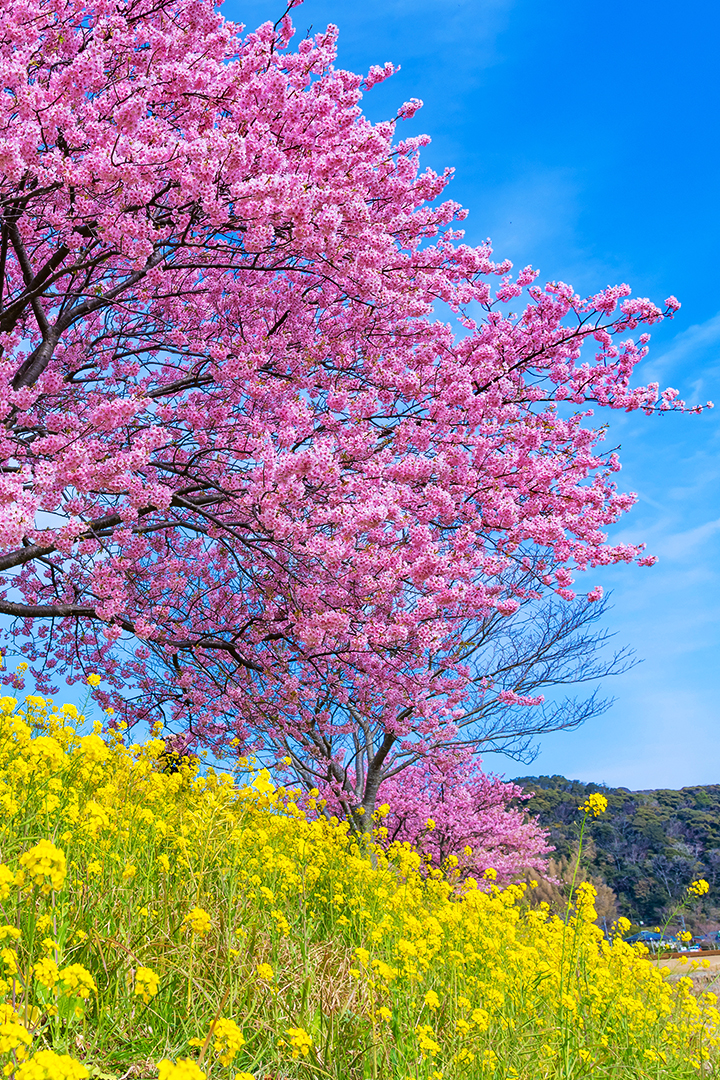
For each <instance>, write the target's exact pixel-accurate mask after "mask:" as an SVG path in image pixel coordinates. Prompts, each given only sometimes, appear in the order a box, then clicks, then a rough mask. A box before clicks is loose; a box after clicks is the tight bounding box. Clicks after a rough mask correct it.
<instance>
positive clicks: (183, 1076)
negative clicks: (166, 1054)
mask: <svg viewBox="0 0 720 1080" xmlns="http://www.w3.org/2000/svg"><path fill="white" fill-rule="evenodd" d="M157 1067H158V1080H206V1076H207V1073H204V1072H203V1071H202V1069H201V1068H200V1067H199V1066H198V1065H196V1064H195V1062H194V1061H191V1060H190V1058H181V1059H180V1060H179V1061H176V1062H172V1061H169V1060H168V1059H167V1058H165V1059H163V1060H162V1061H158V1066H157Z"/></svg>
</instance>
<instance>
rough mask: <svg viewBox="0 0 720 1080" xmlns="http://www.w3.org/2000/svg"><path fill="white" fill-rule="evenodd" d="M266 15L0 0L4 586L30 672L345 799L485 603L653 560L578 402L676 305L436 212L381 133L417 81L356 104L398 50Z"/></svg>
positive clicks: (558, 590)
mask: <svg viewBox="0 0 720 1080" xmlns="http://www.w3.org/2000/svg"><path fill="white" fill-rule="evenodd" d="M291 6H294V5H291ZM292 36H293V29H292V25H291V22H290V18H289V15H288V13H286V14H285V15H284V16H283V18H281V19H280V21H279V22H278V23H277V24H276V25H275V26H273V25H271V24H269V23H268V24H265V25H263V26H261V27H260V28H259V29H258V30H257V31H255V32H253V33H249V34H244V32H243V31H242V30H241V28H239V27H238V26H236V25H233V24H232V23H230V22H228V21H226V20H224V19H223V18H222V16H221V15H220V14H219V13H218V12H216V11H215V10H214V9H213V7H212V5H211V4H210V3H207V2H205V0H166V2H164V3H163V4H155V3H154V2H152V0H120V2H117V0H113V2H112V3H110V2H108V0H92V2H91V3H90V4H88V3H82V4H81V3H79V2H78V0H52V3H51V2H49V0H17V2H14V3H12V4H10V3H8V2H6V3H5V5H4V9H3V21H2V27H1V28H0V66H1V69H2V84H3V89H4V93H3V96H2V102H1V103H0V214H1V217H2V220H1V222H0V290H1V293H0V350H1V356H0V408H1V409H2V417H3V425H2V433H1V445H0V461H2V478H1V482H0V571H2V573H3V575H4V577H3V590H2V593H1V594H0V613H2V614H4V615H6V616H9V617H11V619H12V620H13V621H12V623H11V625H10V627H9V631H8V642H9V645H8V648H9V649H10V650H11V651H12V650H14V651H15V652H18V651H20V650H21V651H22V653H23V655H24V656H25V657H26V658H27V659H28V660H29V661H30V663H31V667H32V671H33V674H34V677H35V679H36V682H37V685H38V687H39V688H40V690H41V691H42V690H49V689H50V688H51V687H52V684H53V680H54V678H56V670H57V668H58V666H60V667H61V668H62V669H64V670H65V671H66V672H67V673H68V675H69V678H70V680H73V679H77V678H84V677H85V676H86V675H87V674H88V673H89V672H92V671H97V672H99V673H101V674H102V676H103V679H104V683H103V690H102V695H103V696H102V700H103V702H104V704H106V705H110V704H112V705H113V706H114V707H115V708H116V709H118V710H121V709H122V710H125V715H126V717H127V719H128V721H129V722H131V723H132V722H134V721H136V720H138V719H140V718H143V717H145V718H148V717H153V718H154V717H158V716H161V717H164V718H165V719H166V720H167V721H168V723H170V724H172V725H175V728H176V729H177V730H184V731H186V732H190V733H192V734H193V736H194V737H196V738H198V739H200V740H204V741H205V742H206V743H208V744H209V745H212V746H216V747H219V746H222V745H226V744H227V743H228V741H229V740H231V739H235V740H237V743H239V744H240V745H242V746H243V747H252V746H261V747H262V746H265V747H266V748H268V747H269V748H275V749H276V750H277V751H278V752H283V753H290V755H291V757H292V759H293V760H294V762H295V763H296V764H297V767H298V770H299V772H300V774H301V775H307V776H308V778H311V777H312V776H315V775H322V776H323V777H325V779H326V782H327V783H329V784H330V785H333V786H334V788H335V789H337V790H338V791H340V792H344V794H343V798H344V799H345V801H346V803H347V804H348V806H349V805H351V804H352V809H353V811H354V810H357V809H359V810H360V813H359V815H357V819H358V821H359V822H360V823H361V825H362V827H365V828H369V827H370V822H371V816H372V812H373V808H374V805H375V802H376V798H377V792H378V789H379V786H380V784H381V783H382V782H383V780H384V779H385V780H387V779H388V777H389V775H390V772H392V769H393V768H394V765H393V762H397V761H400V760H401V759H400V758H398V754H400V755H402V754H406V755H409V756H407V757H406V759H405V760H406V763H407V764H411V763H412V761H413V760H415V759H416V758H417V755H418V754H425V753H430V752H433V750H434V748H438V747H440V746H443V745H446V744H447V743H449V742H452V741H453V740H455V739H457V737H458V733H459V726H458V725H459V724H461V723H462V721H463V718H464V717H467V715H468V708H470V706H468V704H467V703H468V694H471V696H472V694H473V693H474V694H475V700H476V701H477V695H478V694H480V695H481V696H482V695H483V694H485V695H487V694H488V693H492V685H491V684H492V679H490V678H489V677H485V676H478V675H477V672H474V671H473V670H472V656H471V655H470V653H472V654H473V655H476V654H477V649H475V648H474V646H473V644H472V642H473V641H477V640H480V639H481V638H482V628H483V627H488V626H490V625H496V626H497V625H498V623H501V622H502V619H505V618H508V619H509V618H512V617H513V615H515V614H516V613H518V612H519V611H521V610H522V609H523V605H527V604H533V603H541V602H542V600H543V597H544V596H547V595H549V596H554V597H557V598H560V599H562V600H564V601H568V602H572V600H573V596H574V593H573V589H572V585H573V576H574V574H575V573H576V572H577V571H585V570H588V569H592V568H593V567H597V566H602V565H607V564H610V563H617V562H631V561H633V560H637V561H639V562H640V563H649V562H651V561H652V560H651V559H650V558H648V557H646V556H645V555H644V554H643V551H642V549H641V548H639V547H635V546H631V545H627V544H613V543H610V542H609V541H608V539H607V534H606V531H605V530H606V528H607V526H608V525H610V524H612V523H613V522H614V521H616V520H617V519H618V517H619V516H620V515H621V514H622V513H623V512H624V511H626V510H628V509H629V508H630V506H631V505H632V503H633V499H634V497H633V496H632V495H631V494H624V493H622V492H620V491H619V490H617V488H616V486H615V484H614V482H613V477H614V475H615V473H616V472H617V470H618V469H619V467H620V465H619V461H618V459H617V457H616V455H615V454H614V453H611V452H607V451H606V450H604V448H603V430H602V427H599V426H597V425H595V426H594V423H593V421H592V419H591V417H592V412H593V409H594V408H595V407H596V406H599V407H602V408H613V409H623V410H634V409H642V410H644V411H645V412H647V413H651V412H653V411H654V410H656V409H672V408H683V407H684V406H683V403H682V402H681V401H679V399H678V394H677V391H675V390H667V391H665V392H664V393H663V394H662V395H659V392H658V387H657V385H654V384H653V385H649V386H639V387H638V386H634V385H633V383H632V375H633V369H634V367H635V365H636V364H637V363H638V361H639V360H640V359H641V358H642V357H643V356H644V355H645V351H646V346H647V341H648V335H647V333H646V332H645V329H644V327H645V326H646V325H650V324H652V323H657V322H659V321H661V320H662V319H664V318H666V317H671V316H672V314H673V312H674V311H676V310H677V308H678V306H679V305H678V302H677V301H676V300H675V299H674V298H673V297H671V298H670V299H668V300H667V301H666V302H665V304H664V306H663V307H662V308H661V307H658V306H656V305H655V304H654V303H652V302H651V301H650V300H648V299H643V298H640V299H638V298H632V297H631V293H630V289H629V288H628V287H627V286H626V285H619V286H614V287H609V288H605V289H603V290H602V291H600V292H598V293H597V294H596V295H594V296H591V297H589V298H586V299H582V298H581V297H579V296H578V295H577V294H576V293H575V292H574V290H573V289H572V288H571V287H570V286H569V285H566V284H564V283H562V282H552V283H549V284H547V285H546V286H545V287H540V286H539V285H538V284H536V282H535V278H536V274H535V272H534V271H533V270H531V269H530V268H529V267H526V268H525V269H523V270H521V271H520V273H519V274H515V275H513V274H512V273H511V270H512V267H511V264H510V263H509V262H495V261H493V257H492V251H491V248H490V245H489V243H487V244H483V245H481V246H480V247H472V246H469V245H468V244H466V243H464V241H463V234H462V232H461V231H460V230H459V228H458V224H459V222H461V220H462V219H463V218H464V216H465V211H463V210H462V209H461V207H460V206H459V205H458V204H457V203H455V202H453V201H448V200H444V197H443V192H444V189H445V188H446V186H447V184H448V182H449V180H450V176H451V174H450V171H449V170H448V171H446V172H445V173H443V174H442V175H437V174H435V173H434V172H432V171H431V170H427V169H426V170H421V168H420V164H419V152H420V150H421V148H422V146H423V145H424V144H425V143H426V142H427V139H426V138H424V137H413V138H402V136H401V135H400V133H399V131H398V124H399V122H400V121H402V119H404V118H407V117H410V116H412V115H413V114H414V113H415V112H416V110H417V108H418V107H419V106H420V104H421V103H420V102H419V101H416V100H413V101H411V102H407V103H405V104H403V105H402V106H401V107H400V108H399V110H398V113H397V116H396V117H395V118H394V119H391V120H388V121H386V122H383V123H379V124H371V123H370V122H369V121H368V120H367V118H366V117H365V116H364V115H363V113H362V111H361V106H360V101H361V98H362V95H363V93H364V92H366V91H367V90H368V89H370V88H371V87H372V85H373V84H375V83H377V82H379V81H380V80H382V79H384V78H386V77H388V76H389V75H391V74H392V71H393V68H392V65H390V64H386V65H385V66H384V67H382V68H380V67H375V68H373V69H371V71H370V72H369V73H368V74H367V75H366V76H365V77H364V78H363V77H361V76H359V75H356V74H353V73H351V72H348V71H343V70H339V69H337V68H336V67H335V66H334V61H335V44H336V36H337V32H336V29H335V28H334V27H329V28H328V29H327V31H325V32H323V33H321V34H318V35H316V36H315V37H313V38H306V39H304V40H302V41H300V42H299V43H298V44H297V46H296V47H295V48H293V47H292V46H291V38H292ZM636 331H637V332H638V333H636ZM591 585H592V583H591ZM600 594H601V590H599V589H597V588H592V587H591V588H590V590H589V591H588V592H587V602H590V603H593V602H597V600H598V599H599V597H600ZM474 635H475V637H474ZM477 635H480V638H478V637H477ZM483 677H484V678H485V684H484V685H481V682H479V681H478V679H480V680H481V679H482V678H483ZM127 687H130V688H131V689H132V688H134V691H135V693H132V694H130V696H129V697H128V696H127V694H126V693H125V688H127ZM499 693H501V694H502V704H504V705H508V706H512V705H516V706H518V707H519V708H522V707H526V706H527V707H536V706H537V705H539V704H540V703H539V700H538V698H539V695H538V694H535V693H534V692H527V693H526V692H525V690H524V689H523V687H522V685H521V684H519V688H517V687H503V688H502V690H501V691H499ZM348 747H349V749H348ZM348 755H349V756H348ZM350 758H352V759H353V760H354V764H353V768H354V774H353V778H352V780H350V779H349V777H350V770H348V767H347V763H348V760H350ZM303 770H304V772H303Z"/></svg>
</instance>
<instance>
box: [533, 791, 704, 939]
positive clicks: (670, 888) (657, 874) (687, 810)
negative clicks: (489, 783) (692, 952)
mask: <svg viewBox="0 0 720 1080" xmlns="http://www.w3.org/2000/svg"><path fill="white" fill-rule="evenodd" d="M515 783H516V784H518V785H519V786H520V787H522V788H524V789H525V790H526V791H533V792H534V793H535V794H534V795H533V797H532V799H530V800H529V802H527V803H525V806H526V808H527V810H529V812H530V813H531V814H533V815H535V816H536V818H537V820H538V822H539V823H540V824H541V825H543V826H545V827H546V828H547V829H549V831H550V842H551V843H552V844H553V845H554V846H555V853H554V857H553V860H552V861H551V865H550V869H549V873H548V877H549V878H554V879H555V880H554V882H553V881H549V882H541V883H540V889H539V892H538V896H539V897H541V898H543V899H547V900H548V901H549V902H550V903H551V904H552V903H553V902H555V903H556V904H557V902H558V901H559V900H561V898H562V895H563V893H564V891H566V890H565V888H564V885H563V881H564V878H565V877H566V876H567V875H566V873H565V871H566V870H567V868H568V866H572V863H573V857H574V855H575V853H576V851H577V839H578V833H579V827H580V821H581V814H579V813H578V807H579V806H580V804H581V803H583V802H584V801H585V799H586V798H587V797H588V795H590V794H592V792H594V791H599V792H602V794H603V795H604V796H605V797H606V798H607V800H608V808H607V812H606V813H605V814H604V815H603V816H602V817H600V818H597V819H596V820H594V821H592V822H591V823H590V824H589V832H590V837H591V840H592V842H591V843H590V844H589V845H588V846H587V847H586V848H585V850H584V852H583V865H584V874H583V877H586V878H588V879H590V880H592V881H593V882H594V883H595V884H596V885H600V886H603V889H602V890H601V893H602V897H603V904H602V907H603V912H600V914H603V913H604V914H606V916H608V917H610V916H611V915H614V914H615V911H616V912H617V914H620V915H625V916H626V917H627V918H629V919H631V920H632V921H633V922H636V923H639V922H642V923H644V924H646V925H648V924H651V923H659V922H662V921H664V920H665V919H666V918H667V916H668V915H669V914H670V912H671V911H672V910H673V909H674V908H675V907H676V906H677V904H678V902H679V901H680V900H681V899H682V897H683V894H684V891H685V888H686V887H687V885H688V884H689V883H690V882H691V881H692V880H694V879H695V878H698V877H704V878H706V879H707V880H708V882H709V883H710V892H709V894H708V895H707V897H704V898H703V899H702V901H701V902H699V903H696V904H693V905H692V908H691V910H690V911H689V912H688V913H686V914H685V918H686V921H687V926H688V929H696V930H700V929H704V928H706V927H707V926H709V925H710V924H711V923H712V922H720V784H708V785H701V786H698V787H686V788H681V789H680V790H679V791H672V790H668V789H658V790H656V791H629V790H628V789H627V788H611V787H605V786H603V785H600V784H583V783H581V782H580V781H579V780H568V779H566V777H564V776H524V777H519V778H518V779H517V780H515ZM605 889H609V890H612V893H613V894H614V897H615V900H614V902H613V898H612V896H610V895H609V894H608V893H607V892H606V891H605ZM556 894H557V895H556ZM598 910H600V909H598Z"/></svg>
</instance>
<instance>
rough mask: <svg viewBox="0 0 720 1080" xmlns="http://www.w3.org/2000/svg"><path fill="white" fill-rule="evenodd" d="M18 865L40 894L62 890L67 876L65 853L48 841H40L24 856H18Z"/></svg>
mask: <svg viewBox="0 0 720 1080" xmlns="http://www.w3.org/2000/svg"><path fill="white" fill-rule="evenodd" d="M20 865H21V866H22V867H23V868H24V869H25V870H26V871H27V874H28V876H29V878H30V880H31V881H32V883H33V885H36V886H38V887H39V888H40V890H41V892H43V893H49V892H50V890H51V889H56V890H58V889H62V887H63V885H64V883H65V876H66V874H67V862H66V859H65V852H64V851H61V850H60V848H57V847H55V845H54V844H53V843H52V842H51V841H50V840H40V841H38V843H37V844H35V846H34V847H31V848H30V849H29V851H26V852H25V854H24V855H21V856H20Z"/></svg>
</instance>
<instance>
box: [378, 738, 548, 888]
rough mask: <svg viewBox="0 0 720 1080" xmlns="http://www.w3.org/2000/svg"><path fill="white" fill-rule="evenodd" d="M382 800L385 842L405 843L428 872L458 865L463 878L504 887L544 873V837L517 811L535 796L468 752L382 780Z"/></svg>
mask: <svg viewBox="0 0 720 1080" xmlns="http://www.w3.org/2000/svg"><path fill="white" fill-rule="evenodd" d="M378 797H379V799H380V800H384V801H383V802H381V803H380V805H379V808H378V811H376V817H377V818H379V819H380V824H379V830H378V831H380V830H381V842H383V841H384V842H385V843H392V842H393V841H395V840H400V841H408V842H409V843H411V844H412V845H413V846H414V847H415V848H416V849H417V850H418V851H420V852H421V853H422V854H423V855H425V857H426V858H427V859H428V861H429V863H430V865H431V866H444V867H445V868H446V869H450V868H451V867H452V865H453V863H454V864H455V868H456V873H458V874H460V875H461V876H463V877H466V876H467V875H468V874H473V875H474V876H476V878H477V879H479V880H482V879H483V878H484V879H485V881H486V883H487V882H493V883H495V884H496V885H498V886H499V887H503V886H506V885H509V884H510V883H511V882H513V881H518V880H520V879H522V878H523V877H525V876H527V874H528V872H532V871H535V872H537V873H538V874H543V873H545V872H546V869H547V868H546V856H547V854H548V853H549V852H550V851H552V850H553V849H552V848H551V847H550V846H549V844H548V834H547V831H546V830H545V829H543V828H542V827H541V826H540V825H538V823H537V821H536V820H535V819H534V818H528V816H527V814H526V813H525V812H524V811H523V809H522V806H521V805H518V803H521V802H522V800H524V799H528V798H531V795H530V794H528V793H526V792H524V791H523V789H522V788H521V787H518V785H517V784H513V783H507V782H503V781H502V780H500V779H498V778H497V777H496V776H488V775H487V774H486V773H484V772H483V771H482V769H481V763H480V761H478V759H477V758H476V757H474V755H473V754H472V753H471V751H470V749H469V748H467V747H465V748H459V747H444V748H442V749H441V750H440V751H438V752H437V753H436V754H434V755H432V756H429V757H425V758H421V759H419V760H418V761H417V763H416V764H415V765H411V766H409V767H408V768H407V769H405V770H404V771H402V772H398V773H395V774H394V775H393V776H392V777H390V778H389V779H388V780H385V781H384V782H383V783H382V784H381V786H380V793H379V796H378ZM450 860H452V861H450ZM486 875H487V876H486Z"/></svg>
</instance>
